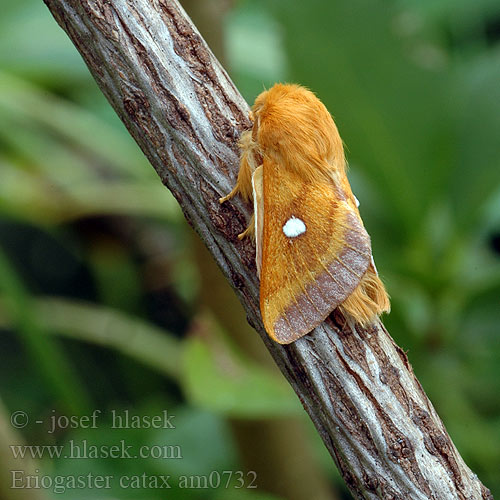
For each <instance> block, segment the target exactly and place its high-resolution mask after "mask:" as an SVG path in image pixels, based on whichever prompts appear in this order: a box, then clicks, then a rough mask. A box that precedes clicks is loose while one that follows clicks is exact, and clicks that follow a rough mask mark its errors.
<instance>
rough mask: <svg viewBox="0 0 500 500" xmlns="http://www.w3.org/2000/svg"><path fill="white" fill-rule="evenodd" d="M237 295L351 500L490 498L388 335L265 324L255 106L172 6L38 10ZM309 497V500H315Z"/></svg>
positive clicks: (340, 324)
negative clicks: (241, 142) (255, 215)
mask: <svg viewBox="0 0 500 500" xmlns="http://www.w3.org/2000/svg"><path fill="white" fill-rule="evenodd" d="M44 1H45V3H46V4H47V6H48V7H49V9H50V10H51V12H52V14H53V15H54V17H55V18H56V20H57V22H58V23H59V24H60V25H61V27H62V28H63V29H64V30H65V31H66V32H67V33H68V35H69V36H70V38H71V39H72V41H73V43H74V44H75V45H76V47H77V49H78V50H79V51H80V53H81V55H82V56H83V58H84V60H85V62H86V63H87V65H88V67H89V69H90V71H91V72H92V74H93V75H94V78H95V79H96V81H97V83H98V85H99V86H100V88H101V90H102V91H103V93H104V94H105V95H106V97H107V98H108V100H109V102H110V103H111V105H112V106H113V107H114V108H115V110H116V112H117V113H118V114H119V116H120V117H121V119H122V120H123V122H124V123H125V125H126V126H127V128H128V130H129V132H130V133H131V134H132V136H133V137H134V139H135V140H136V141H137V143H138V144H139V146H140V147H141V148H142V150H143V151H144V153H145V154H146V156H147V157H148V158H149V160H150V162H151V164H152V165H153V167H154V168H155V169H156V171H157V173H158V175H159V176H160V178H161V180H162V181H163V183H164V184H165V185H166V186H167V187H168V188H169V189H170V190H171V191H172V193H173V194H174V196H175V198H176V199H177V200H178V202H179V204H180V206H181V207H182V210H183V212H184V214H185V216H186V218H187V220H188V221H189V223H190V224H191V225H192V226H193V227H194V228H195V230H196V231H197V232H198V233H199V235H200V237H201V238H202V240H203V241H204V242H205V244H206V245H207V247H208V249H209V250H210V252H211V253H212V255H213V257H214V259H215V260H216V261H217V263H218V265H219V267H220V268H221V269H222V272H223V273H224V275H225V276H226V278H227V279H228V280H229V282H230V283H231V284H232V286H233V288H234V289H235V291H236V292H237V294H238V295H239V298H240V300H241V301H242V303H243V304H244V307H245V309H246V311H247V315H248V320H249V322H250V324H251V325H252V326H254V328H255V329H256V330H257V331H258V332H259V334H260V335H261V337H262V339H263V341H264V342H265V344H266V346H267V348H268V349H269V351H270V352H271V354H272V356H273V358H274V360H275V361H276V363H277V364H278V366H279V367H280V369H281V371H282V372H283V374H284V375H285V376H286V377H287V379H288V380H289V382H290V384H291V385H292V386H293V388H294V390H295V391H296V393H297V395H298V396H299V398H300V400H301V402H302V404H303V406H304V408H305V409H306V411H307V412H308V414H309V416H310V417H311V419H312V420H313V422H314V424H315V426H316V428H317V430H318V432H319V434H320V435H321V437H322V439H323V441H324V443H325V445H326V446H327V448H328V450H329V451H330V453H331V455H332V457H333V458H334V460H335V462H336V464H337V466H338V467H339V469H340V471H341V473H342V475H343V477H344V479H345V481H346V483H347V485H348V486H349V488H350V489H351V491H352V493H353V495H354V496H355V497H357V498H364V499H372V498H384V499H399V498H410V499H427V498H432V499H439V500H443V499H482V498H484V499H486V498H492V496H491V494H490V492H489V490H488V489H487V488H485V487H484V486H483V485H482V484H481V482H480V481H479V479H478V478H477V476H476V475H475V474H474V473H472V472H471V471H470V469H469V468H468V467H467V466H466V464H465V463H464V461H463V459H462V458H461V456H460V454H459V453H458V451H457V449H456V448H455V446H454V445H453V443H452V442H451V440H450V437H449V436H448V433H447V432H446V429H445V428H444V426H443V423H442V422H441V420H440V419H439V416H438V415H437V414H436V412H435V410H434V408H433V406H432V404H431V403H430V401H429V400H428V398H427V396H426V395H425V393H424V391H423V389H422V387H421V386H420V384H419V382H418V380H417V379H416V378H415V376H414V374H413V371H412V369H411V366H410V364H409V362H408V359H407V357H406V354H405V353H404V352H403V351H402V350H401V349H400V348H399V347H398V346H397V345H395V343H394V342H393V340H392V339H391V337H390V336H389V334H388V333H387V331H386V330H385V328H384V327H383V325H382V324H381V323H377V324H375V325H373V326H372V327H370V328H364V329H363V328H359V327H358V326H357V325H353V324H349V323H348V322H346V320H345V319H344V318H343V317H342V316H341V315H340V313H338V312H334V313H333V314H332V315H331V316H330V317H329V318H328V319H327V320H326V321H325V322H324V323H323V324H322V325H321V326H319V327H318V328H316V329H315V330H314V332H312V333H311V334H309V335H306V336H305V337H303V338H302V339H300V340H298V341H297V342H295V343H293V344H291V345H289V346H280V345H278V344H276V343H274V342H273V341H271V340H270V339H269V338H268V337H267V335H266V334H265V332H264V329H263V326H262V323H261V319H260V313H259V300H258V295H259V285H258V280H257V277H256V270H255V263H254V256H255V251H254V248H253V246H252V244H251V242H249V241H244V242H241V241H239V240H238V239H237V237H236V236H237V234H238V233H239V232H241V231H242V230H244V229H245V226H246V224H247V221H248V219H249V215H250V212H249V207H247V206H245V205H244V204H243V203H241V201H240V200H238V199H235V200H234V201H232V202H229V203H226V204H224V205H222V206H221V205H219V203H218V198H219V197H220V196H222V195H224V194H226V193H227V192H229V190H230V188H231V187H232V186H233V185H234V182H235V177H236V173H237V169H238V150H237V139H238V137H239V135H240V133H241V131H242V130H244V129H246V128H248V127H249V126H250V122H249V119H248V107H247V104H246V103H245V101H244V100H243V98H242V97H241V96H240V94H239V93H238V91H237V89H236V88H235V86H234V85H233V83H232V82H231V81H230V79H229V77H228V76H227V74H226V72H225V71H224V69H223V68H222V67H221V66H220V65H219V63H218V62H217V60H216V59H215V57H214V56H213V55H212V53H211V52H210V50H209V48H208V47H207V45H206V44H205V42H204V41H203V39H202V38H201V36H200V35H199V33H198V31H197V30H196V28H195V27H194V26H193V25H192V23H191V22H190V20H189V19H188V18H187V16H186V15H185V13H184V11H183V10H182V8H181V7H180V6H179V4H178V3H177V1H176V0H44ZM313 496H314V492H311V498H312V497H313Z"/></svg>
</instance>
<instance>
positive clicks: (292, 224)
mask: <svg viewBox="0 0 500 500" xmlns="http://www.w3.org/2000/svg"><path fill="white" fill-rule="evenodd" d="M305 232H306V225H305V224H304V222H303V221H301V220H300V219H298V218H297V217H294V216H293V215H292V216H291V217H290V218H289V219H288V220H287V221H286V223H285V225H284V226H283V233H285V236H287V237H288V238H296V237H297V236H300V235H301V234H303V233H305Z"/></svg>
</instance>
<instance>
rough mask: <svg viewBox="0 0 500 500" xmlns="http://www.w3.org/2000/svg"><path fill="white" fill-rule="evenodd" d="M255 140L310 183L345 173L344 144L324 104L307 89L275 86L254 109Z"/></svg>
mask: <svg viewBox="0 0 500 500" xmlns="http://www.w3.org/2000/svg"><path fill="white" fill-rule="evenodd" d="M252 110H253V114H254V125H253V129H252V138H253V140H254V141H255V142H257V143H258V144H259V146H260V150H261V152H262V155H263V156H264V157H267V158H269V159H271V160H272V161H274V162H275V163H277V164H278V165H280V166H282V167H283V168H287V169H289V170H291V171H294V172H296V173H297V174H298V175H300V176H302V177H306V178H307V179H308V180H311V181H313V180H315V179H318V177H329V176H330V175H331V171H332V169H338V170H341V171H344V169H345V159H344V149H343V146H342V140H341V139H340V136H339V133H338V130H337V127H336V126H335V123H334V121H333V119H332V117H331V116H330V113H329V112H328V110H327V109H326V107H325V106H324V104H323V103H322V102H321V101H320V100H319V99H318V98H317V97H316V96H315V95H314V94H313V93H312V92H311V91H310V90H308V89H306V88H305V87H302V86H300V85H294V84H280V83H278V84H276V85H274V86H273V87H272V88H270V89H269V90H266V91H264V92H262V93H261V94H260V95H259V96H258V97H257V99H256V100H255V104H254V106H253V108H252Z"/></svg>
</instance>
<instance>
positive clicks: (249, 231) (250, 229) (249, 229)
mask: <svg viewBox="0 0 500 500" xmlns="http://www.w3.org/2000/svg"><path fill="white" fill-rule="evenodd" d="M249 236H250V238H252V239H254V238H255V214H252V218H251V219H250V222H249V223H248V227H247V228H246V229H245V230H244V231H243V232H242V233H240V234H238V239H239V240H242V239H243V238H247V237H249Z"/></svg>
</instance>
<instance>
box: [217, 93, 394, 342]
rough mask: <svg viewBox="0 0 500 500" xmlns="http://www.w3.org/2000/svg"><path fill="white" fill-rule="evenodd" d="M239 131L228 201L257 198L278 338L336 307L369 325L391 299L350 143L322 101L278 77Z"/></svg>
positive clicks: (259, 251)
mask: <svg viewBox="0 0 500 500" xmlns="http://www.w3.org/2000/svg"><path fill="white" fill-rule="evenodd" d="M252 115H253V121H254V124H253V128H252V129H251V130H249V131H247V132H244V133H243V134H242V136H241V139H240V148H241V159H240V170H239V174H238V181H237V183H236V186H235V187H234V189H233V190H232V191H231V193H229V194H228V195H227V196H225V197H224V198H221V200H220V202H221V203H223V202H224V201H226V200H228V199H230V198H232V197H233V196H235V195H236V194H240V195H241V197H242V198H243V199H244V200H246V201H250V200H252V201H253V204H254V215H253V220H252V221H251V222H250V225H249V226H248V228H247V229H246V231H245V232H243V233H242V234H240V235H239V237H240V238H243V237H245V236H253V237H254V238H255V243H256V261H257V272H258V274H259V276H260V309H261V313H262V319H263V321H264V327H265V329H266V331H267V333H268V334H269V336H270V337H271V338H273V339H274V340H275V341H277V342H279V343H280V344H289V343H290V342H293V341H295V340H297V339H298V338H300V337H302V336H303V335H305V334H307V333H309V332H310V331H311V330H313V329H314V328H315V327H316V326H318V325H319V324H320V323H321V322H322V321H323V320H325V318H326V317H327V316H328V315H329V314H330V313H331V312H332V311H333V310H334V309H335V308H337V307H339V308H340V310H341V311H342V313H343V314H344V315H345V316H346V317H350V318H352V320H354V321H355V322H357V323H360V324H362V325H367V324H369V323H370V322H371V321H373V320H374V319H375V318H376V317H377V316H378V315H380V314H381V313H382V312H384V311H389V309H390V304H389V298H388V296H387V293H386V291H385V288H384V285H383V284H382V281H381V280H380V278H379V277H378V274H377V271H376V269H375V265H374V263H373V259H372V255H371V245H370V237H369V236H368V233H367V232H366V230H365V228H364V226H363V222H362V220H361V217H360V215H359V211H358V203H357V200H356V198H355V197H354V195H353V194H352V191H351V186H350V185H349V181H348V180H347V176H346V162H345V158H344V149H343V146H342V140H341V139H340V136H339V133H338V130H337V127H336V126H335V123H334V121H333V119H332V117H331V116H330V114H329V113H328V110H327V109H326V107H325V106H324V105H323V103H322V102H321V101H320V100H319V99H318V98H317V97H316V96H315V95H314V94H313V93H312V92H311V91H309V90H307V89H306V88H304V87H301V86H299V85H289V84H286V85H285V84H276V85H274V87H272V88H271V89H269V90H266V91H264V92H262V93H261V94H260V95H259V96H258V97H257V99H256V100H255V104H254V105H253V108H252Z"/></svg>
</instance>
